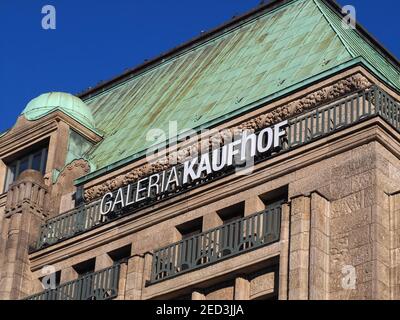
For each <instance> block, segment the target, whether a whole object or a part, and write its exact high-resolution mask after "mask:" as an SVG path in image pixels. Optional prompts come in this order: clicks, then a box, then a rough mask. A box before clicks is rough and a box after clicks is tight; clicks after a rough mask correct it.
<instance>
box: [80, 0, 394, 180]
mask: <svg viewBox="0 0 400 320" xmlns="http://www.w3.org/2000/svg"><path fill="white" fill-rule="evenodd" d="M360 61H366V62H367V63H369V64H370V65H372V66H374V68H375V71H376V72H377V73H379V75H380V76H381V77H382V78H383V79H384V80H386V81H387V82H389V83H390V84H392V86H394V87H395V88H399V89H400V83H399V70H398V69H396V68H395V67H394V66H393V65H392V64H391V63H390V62H389V61H387V60H386V58H385V57H384V56H383V55H382V54H380V53H379V52H378V51H377V50H375V49H374V48H373V47H372V45H370V44H369V43H368V42H367V41H366V40H365V39H364V37H362V36H360V35H359V34H358V31H357V30H353V29H349V30H343V29H342V28H341V17H339V16H338V15H337V14H336V13H334V12H333V11H332V10H331V9H330V8H329V7H328V6H327V5H326V4H325V3H324V1H322V0H293V1H289V2H288V3H286V4H283V5H281V6H280V7H278V8H276V9H274V10H272V11H265V12H264V13H261V14H260V13H259V12H258V13H257V14H255V15H254V18H246V19H244V20H243V21H241V22H239V23H237V25H236V26H234V27H230V28H226V29H225V31H223V32H220V33H219V34H217V35H212V36H210V37H209V38H208V39H206V40H203V41H200V43H197V44H196V45H193V46H191V47H189V48H188V49H183V50H182V51H181V52H178V53H177V54H174V55H173V56H172V57H168V58H166V59H164V60H163V61H160V62H159V63H157V64H155V65H154V66H153V67H150V68H148V69H146V70H145V71H141V72H137V73H133V75H132V76H130V77H129V79H127V80H125V81H124V82H122V83H120V84H118V85H114V86H112V87H109V88H107V89H105V90H103V91H101V92H99V93H95V94H94V95H92V96H90V97H89V98H86V99H84V100H85V103H86V104H87V105H89V106H90V107H91V108H92V110H93V116H94V120H95V123H96V126H97V128H98V129H100V130H101V131H102V132H104V136H105V139H104V140H103V141H102V142H101V143H100V144H99V145H98V146H97V147H96V148H94V149H93V150H92V151H91V152H90V153H89V155H88V157H89V159H90V160H91V161H92V162H94V163H96V165H97V167H98V168H100V169H101V168H105V169H103V170H100V171H99V172H97V173H101V172H104V170H111V169H112V167H113V166H115V164H116V163H119V164H121V163H123V162H126V161H131V160H134V159H135V158H137V157H138V156H140V155H143V153H144V151H145V150H146V148H147V147H149V146H150V145H151V144H152V142H150V141H146V134H147V133H148V131H149V130H150V129H162V130H164V131H165V132H166V133H168V126H169V122H170V121H177V125H178V130H179V131H183V130H184V129H191V128H199V127H207V126H209V125H210V124H215V123H216V122H218V121H221V120H224V119H226V118H227V117H231V116H234V115H235V114H237V113H239V112H243V111H245V110H247V109H249V108H252V107H256V106H257V105H259V104H260V103H265V102H268V101H269V100H270V99H272V98H276V97H278V96H280V95H282V94H287V93H289V92H290V91H293V90H295V89H297V88H299V87H301V86H303V85H306V84H308V83H310V82H311V81H313V80H317V79H319V78H321V77H323V76H327V75H329V74H332V73H333V72H336V71H338V70H340V69H343V68H345V67H348V66H350V65H352V64H355V63H356V62H357V63H358V62H360ZM95 174H96V173H95ZM92 175H93V174H92ZM82 180H84V179H81V181H82Z"/></svg>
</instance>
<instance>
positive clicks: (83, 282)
mask: <svg viewBox="0 0 400 320" xmlns="http://www.w3.org/2000/svg"><path fill="white" fill-rule="evenodd" d="M120 266H121V265H120V264H116V265H114V266H112V267H109V268H107V269H104V270H101V271H97V272H93V273H90V274H87V275H85V276H82V277H80V278H79V279H77V280H73V281H70V282H67V283H64V284H61V285H59V286H57V287H56V288H55V289H48V290H45V291H43V292H41V293H38V294H35V295H32V296H30V297H27V298H25V300H110V299H114V298H116V297H117V296H118V282H119V274H120Z"/></svg>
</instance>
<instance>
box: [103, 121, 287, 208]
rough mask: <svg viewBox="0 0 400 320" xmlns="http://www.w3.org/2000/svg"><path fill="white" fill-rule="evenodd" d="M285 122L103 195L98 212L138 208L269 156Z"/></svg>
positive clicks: (275, 147)
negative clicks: (220, 173) (210, 177)
mask: <svg viewBox="0 0 400 320" xmlns="http://www.w3.org/2000/svg"><path fill="white" fill-rule="evenodd" d="M287 125H288V121H283V122H281V123H279V124H276V125H275V126H273V127H268V128H265V129H263V130H261V131H260V132H258V133H253V134H249V135H247V133H246V132H244V133H243V135H242V137H241V139H238V140H235V141H233V142H231V143H229V144H226V145H224V146H222V147H221V148H218V149H215V150H214V151H212V152H210V153H204V154H202V155H200V156H199V157H196V158H193V159H191V160H188V161H186V162H184V163H183V164H180V165H176V166H173V167H172V168H170V169H168V170H165V171H162V172H160V173H156V174H153V175H151V176H148V177H146V178H143V179H141V180H138V181H136V182H134V183H132V184H129V185H128V186H127V187H122V188H119V189H118V190H117V192H114V193H113V192H109V193H106V194H105V195H104V196H103V198H102V200H101V205H100V213H101V214H102V215H108V214H110V213H113V212H115V211H117V210H118V211H120V210H123V209H124V208H126V207H130V206H132V205H135V204H136V205H139V204H141V203H144V202H146V201H149V200H151V199H155V198H158V197H161V196H163V195H164V194H166V193H168V194H169V193H171V192H174V191H176V192H178V190H181V189H184V188H185V186H189V185H192V184H194V183H196V182H199V180H201V179H207V177H208V176H213V175H214V174H217V173H218V172H221V171H225V170H227V169H230V168H234V167H235V166H239V165H238V164H243V163H246V164H249V163H250V164H253V163H254V158H255V157H256V156H259V157H261V156H262V155H265V154H269V153H271V152H272V151H274V150H277V149H278V148H279V147H280V146H281V143H280V141H281V139H282V137H284V136H285V135H286V131H285V128H286V127H287Z"/></svg>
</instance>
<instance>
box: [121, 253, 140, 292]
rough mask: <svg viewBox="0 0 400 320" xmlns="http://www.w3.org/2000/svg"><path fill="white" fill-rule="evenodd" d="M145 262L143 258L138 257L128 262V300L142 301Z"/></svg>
mask: <svg viewBox="0 0 400 320" xmlns="http://www.w3.org/2000/svg"><path fill="white" fill-rule="evenodd" d="M144 260H145V259H144V257H143V256H138V255H137V256H133V257H132V258H130V259H129V260H128V267H127V275H126V279H127V282H126V289H125V290H126V291H125V297H126V299H127V300H141V299H142V289H143V279H144V277H143V273H144Z"/></svg>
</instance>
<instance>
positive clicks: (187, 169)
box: [183, 158, 198, 184]
mask: <svg viewBox="0 0 400 320" xmlns="http://www.w3.org/2000/svg"><path fill="white" fill-rule="evenodd" d="M197 161H198V159H197V158H194V159H192V160H189V161H186V162H185V163H184V164H183V166H184V168H183V184H186V183H187V182H188V180H189V179H188V178H189V175H190V178H191V179H192V180H195V179H196V173H195V172H194V170H193V167H194V166H195V165H196V164H197Z"/></svg>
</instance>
